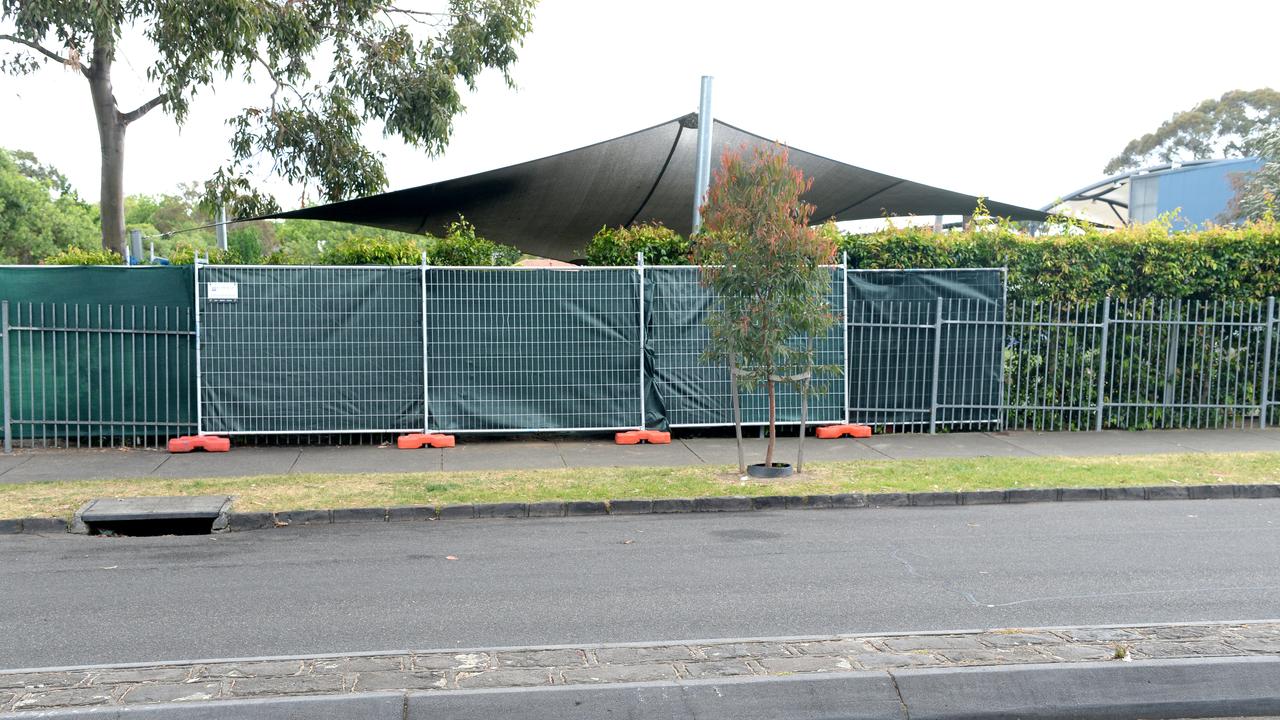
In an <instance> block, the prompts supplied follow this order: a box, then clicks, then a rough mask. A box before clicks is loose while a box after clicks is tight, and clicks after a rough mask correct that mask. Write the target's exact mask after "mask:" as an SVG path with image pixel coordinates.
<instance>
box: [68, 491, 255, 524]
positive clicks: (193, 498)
mask: <svg viewBox="0 0 1280 720" xmlns="http://www.w3.org/2000/svg"><path fill="white" fill-rule="evenodd" d="M230 504H231V497H230V496H228V495H179V496H176V497H132V498H96V499H94V500H90V501H89V502H88V503H86V504H85V506H84V507H82V508H80V510H79V511H77V512H76V515H75V519H74V520H73V521H72V523H71V532H80V533H87V532H89V530H90V526H95V525H96V526H101V525H116V524H120V523H151V522H155V523H166V522H173V521H182V520H208V521H209V522H210V523H212V529H214V530H221V529H222V528H223V527H225V526H226V514H225V513H226V510H227V507H228V506H229V505H230Z"/></svg>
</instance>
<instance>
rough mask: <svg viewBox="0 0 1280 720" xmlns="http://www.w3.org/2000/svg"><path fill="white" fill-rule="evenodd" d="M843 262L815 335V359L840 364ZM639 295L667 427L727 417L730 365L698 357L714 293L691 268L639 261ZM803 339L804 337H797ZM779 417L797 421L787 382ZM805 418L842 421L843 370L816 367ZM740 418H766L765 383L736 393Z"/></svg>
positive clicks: (779, 396)
mask: <svg viewBox="0 0 1280 720" xmlns="http://www.w3.org/2000/svg"><path fill="white" fill-rule="evenodd" d="M843 276H844V269H843V268H832V269H831V289H830V293H829V295H828V296H827V302H828V305H829V307H830V308H831V312H832V313H833V315H834V316H835V324H834V325H833V326H832V328H831V331H830V332H829V333H827V335H826V336H825V337H821V338H814V341H813V342H814V346H813V349H814V355H815V359H816V364H817V365H818V366H835V367H841V368H842V367H844V364H845V347H844V338H843V336H842V334H843V330H842V326H843V324H844V304H845V303H844V301H845V297H844V292H845V291H844V277H843ZM645 279H646V289H645V302H646V305H647V312H648V314H649V323H648V327H649V336H648V341H647V345H648V348H649V351H650V353H651V355H652V362H653V384H654V389H655V394H656V395H657V397H658V398H659V399H660V401H661V403H662V406H663V409H664V410H665V417H666V420H667V423H668V424H669V425H670V426H671V427H696V426H704V425H731V424H733V410H732V404H731V393H730V382H729V371H728V368H727V367H726V366H724V365H719V364H716V365H713V364H710V363H707V362H705V361H704V360H703V359H702V354H703V352H704V351H705V350H706V347H707V343H708V340H709V336H708V332H707V327H706V324H705V322H704V321H705V318H706V315H707V312H709V311H710V310H711V308H712V307H713V305H714V302H715V298H714V296H713V295H712V293H711V292H710V291H709V290H707V288H705V287H703V286H702V284H701V283H700V281H699V270H698V268H696V267H682V266H660V267H647V268H645ZM794 342H797V343H802V342H805V341H804V340H795V341H794ZM775 397H776V402H777V417H778V420H779V422H782V423H787V424H790V423H798V422H799V421H800V399H801V398H800V393H799V391H798V390H797V389H796V388H795V387H794V386H793V385H792V384H790V383H788V384H786V385H784V386H783V387H782V388H781V389H779V390H777V391H775ZM808 402H809V405H808V419H807V421H808V422H810V423H832V422H843V421H844V417H845V409H844V408H845V383H844V378H843V373H837V372H822V371H819V372H815V373H814V376H813V380H812V383H811V389H810V391H809V399H808ZM742 418H743V422H744V424H749V425H761V424H765V423H767V422H768V398H767V395H766V394H765V391H764V389H763V388H758V389H756V390H755V391H754V392H751V393H747V392H743V393H742Z"/></svg>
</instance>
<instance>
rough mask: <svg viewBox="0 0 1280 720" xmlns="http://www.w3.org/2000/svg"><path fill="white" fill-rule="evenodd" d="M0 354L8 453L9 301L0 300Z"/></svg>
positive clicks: (10, 443)
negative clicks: (2, 356) (2, 359)
mask: <svg viewBox="0 0 1280 720" xmlns="http://www.w3.org/2000/svg"><path fill="white" fill-rule="evenodd" d="M0 333H3V334H0V344H2V345H3V347H0V354H3V355H4V361H3V368H0V371H2V372H4V380H3V385H4V453H5V454H6V455H8V454H9V453H11V452H13V425H12V419H11V418H12V406H11V405H10V400H9V397H10V395H11V388H10V387H9V301H8V300H4V301H2V302H0Z"/></svg>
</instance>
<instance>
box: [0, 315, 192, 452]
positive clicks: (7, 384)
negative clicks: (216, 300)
mask: <svg viewBox="0 0 1280 720" xmlns="http://www.w3.org/2000/svg"><path fill="white" fill-rule="evenodd" d="M194 335H195V333H194V331H193V325H192V317H191V308H190V307H189V306H186V307H169V306H147V305H94V304H68V303H31V302H26V303H23V302H9V301H7V300H6V301H3V303H2V305H0V354H2V355H3V372H0V379H2V380H3V388H4V399H3V403H4V449H5V451H6V452H8V451H9V450H11V449H12V447H14V446H37V447H68V446H72V447H107V446H113V447H114V446H147V445H160V444H163V442H164V441H165V439H167V438H168V437H170V436H172V435H175V434H184V433H190V432H192V431H194V429H195V414H196V412H195V392H194V386H193V384H192V383H191V382H190V380H191V378H192V377H193V375H194V372H193V370H194V365H195V343H194Z"/></svg>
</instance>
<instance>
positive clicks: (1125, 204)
mask: <svg viewBox="0 0 1280 720" xmlns="http://www.w3.org/2000/svg"><path fill="white" fill-rule="evenodd" d="M1257 164H1258V159H1257V158H1225V159H1216V160H1214V159H1208V160H1186V161H1183V162H1169V163H1161V164H1159V165H1152V166H1150V167H1145V168H1141V169H1138V170H1130V171H1128V172H1123V173H1120V174H1118V175H1112V176H1111V177H1109V178H1106V179H1104V180H1099V181H1098V182H1095V183H1092V184H1090V185H1086V186H1084V187H1082V188H1080V189H1079V190H1076V191H1075V192H1072V193H1068V194H1066V195H1064V196H1063V197H1062V199H1060V200H1055V201H1054V202H1051V203H1049V204H1048V205H1045V206H1044V207H1043V208H1041V210H1043V211H1045V212H1046V213H1052V214H1055V215H1068V216H1070V217H1076V218H1080V219H1082V220H1087V221H1089V222H1093V223H1096V224H1098V225H1104V226H1108V227H1121V226H1123V225H1127V224H1128V223H1129V219H1130V215H1129V207H1130V199H1131V198H1130V190H1131V189H1132V187H1131V186H1132V182H1133V179H1134V178H1135V177H1147V176H1160V175H1167V174H1171V173H1181V172H1186V171H1189V170H1205V169H1209V168H1220V169H1221V170H1222V171H1223V172H1224V173H1226V172H1235V171H1240V172H1244V171H1248V170H1252V169H1254V168H1255V167H1256V166H1257Z"/></svg>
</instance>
